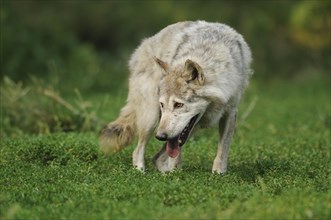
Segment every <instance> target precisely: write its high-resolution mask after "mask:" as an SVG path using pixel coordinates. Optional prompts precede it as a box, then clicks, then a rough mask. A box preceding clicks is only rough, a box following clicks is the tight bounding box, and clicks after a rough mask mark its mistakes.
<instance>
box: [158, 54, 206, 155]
mask: <svg viewBox="0 0 331 220" xmlns="http://www.w3.org/2000/svg"><path fill="white" fill-rule="evenodd" d="M154 59H155V61H156V62H157V63H158V65H159V66H160V67H161V68H162V69H163V70H164V72H165V76H164V77H163V78H162V80H161V81H160V85H159V102H160V109H161V113H162V115H161V120H160V124H159V127H158V129H157V134H156V138H157V139H159V140H161V141H166V142H167V143H166V149H167V153H168V155H169V156H170V157H177V155H178V154H179V151H180V149H179V147H180V146H182V145H183V144H184V143H185V142H186V140H187V139H188V137H189V135H190V133H191V131H192V130H193V127H194V126H195V124H196V123H197V122H198V121H199V120H200V118H201V117H202V115H203V114H204V112H205V110H206V108H207V106H208V104H209V102H208V101H207V100H205V99H204V98H203V97H202V96H200V95H199V91H200V90H201V89H202V87H203V86H204V83H205V76H204V74H203V71H202V68H201V67H200V66H199V64H197V63H196V62H194V61H192V60H189V59H188V60H186V61H185V63H183V65H182V66H177V67H175V68H171V67H170V66H169V65H168V64H167V63H165V62H163V61H162V60H160V59H158V58H154Z"/></svg>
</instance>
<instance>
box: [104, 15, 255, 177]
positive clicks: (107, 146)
mask: <svg viewBox="0 0 331 220" xmlns="http://www.w3.org/2000/svg"><path fill="white" fill-rule="evenodd" d="M250 63H251V52H250V49H249V47H248V45H247V44H246V42H245V41H244V39H243V37H242V36H241V35H240V34H238V33H237V32H236V31H234V30H233V29H232V28H230V27H228V26H226V25H224V24H219V23H207V22H205V21H196V22H180V23H176V24H173V25H170V26H168V27H166V28H164V29H163V30H161V31H160V32H159V33H157V34H156V35H154V36H153V37H150V38H148V39H145V40H144V41H143V42H142V44H141V45H140V46H139V47H138V48H137V50H136V51H135V52H134V53H133V55H132V57H131V60H130V62H129V67H130V72H131V75H130V79H129V95H128V99H127V104H126V106H125V107H124V108H123V109H122V111H121V114H120V116H119V118H118V119H117V120H115V121H114V122H111V123H109V124H108V125H107V126H106V127H105V128H104V129H103V130H102V132H101V135H100V145H101V149H102V150H103V151H104V152H106V153H111V152H115V151H118V150H120V149H121V148H122V147H123V146H125V145H128V144H129V143H130V142H131V141H132V138H133V136H134V134H136V135H137V136H138V145H137V147H136V149H135V150H134V152H133V165H134V166H135V167H137V168H138V169H140V170H144V169H145V162H144V152H145V147H146V145H147V143H148V141H149V139H150V138H151V137H152V135H153V132H154V130H155V128H156V127H157V125H158V124H159V126H158V129H157V136H158V138H159V139H161V138H163V139H167V140H170V139H171V138H174V140H180V137H183V135H182V134H183V133H184V130H186V129H184V127H185V128H187V125H188V123H189V122H190V121H191V119H192V117H194V116H195V115H196V116H197V120H196V121H194V120H193V122H194V123H195V126H194V129H195V128H198V127H207V126H212V125H215V124H218V125H219V134H220V141H219V144H218V151H217V155H216V158H215V160H214V164H213V169H212V170H213V172H217V173H224V172H225V171H226V169H227V159H228V152H229V146H230V142H231V137H232V134H233V131H234V128H235V120H236V111H237V105H238V103H239V101H240V98H241V96H242V94H243V92H244V89H245V88H246V86H247V84H248V79H249V77H250V75H251V73H252V72H251V70H250ZM160 103H161V104H160ZM160 105H161V106H160ZM183 129H184V130H183ZM189 132H190V131H189ZM190 133H191V132H190ZM176 137H178V139H176ZM168 142H169V141H168ZM168 142H167V144H168ZM175 142H176V141H175ZM169 143H170V142H169ZM167 144H166V145H165V146H167ZM176 144H177V145H176ZM176 144H174V145H175V147H173V148H169V147H168V148H167V147H163V148H162V149H161V151H160V152H159V153H157V154H156V156H155V157H154V163H155V165H156V166H157V168H158V169H159V170H160V171H170V170H173V169H174V168H176V167H179V166H180V165H181V162H182V161H181V153H180V150H179V155H178V147H176V146H178V143H177V142H176ZM169 146H170V145H169ZM166 148H167V150H169V152H170V153H169V152H168V153H167V150H165V149H166ZM171 149H177V150H176V152H175V153H174V156H173V157H174V158H172V157H170V156H171ZM179 149H180V148H179ZM168 155H169V156H168Z"/></svg>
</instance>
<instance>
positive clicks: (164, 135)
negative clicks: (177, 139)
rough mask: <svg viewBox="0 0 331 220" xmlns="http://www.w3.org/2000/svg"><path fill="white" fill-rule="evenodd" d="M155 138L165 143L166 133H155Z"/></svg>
mask: <svg viewBox="0 0 331 220" xmlns="http://www.w3.org/2000/svg"><path fill="white" fill-rule="evenodd" d="M155 137H156V139H158V140H160V141H166V140H167V139H168V135H167V134H166V133H157V134H156V136H155Z"/></svg>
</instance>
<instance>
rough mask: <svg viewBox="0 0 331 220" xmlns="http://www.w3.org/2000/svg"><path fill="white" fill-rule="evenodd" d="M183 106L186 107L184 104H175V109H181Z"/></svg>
mask: <svg viewBox="0 0 331 220" xmlns="http://www.w3.org/2000/svg"><path fill="white" fill-rule="evenodd" d="M183 106H184V104H183V103H179V102H175V104H174V108H181V107H183Z"/></svg>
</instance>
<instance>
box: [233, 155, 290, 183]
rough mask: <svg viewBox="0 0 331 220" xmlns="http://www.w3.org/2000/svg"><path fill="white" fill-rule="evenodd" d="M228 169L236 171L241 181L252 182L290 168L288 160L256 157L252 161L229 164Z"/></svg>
mask: <svg viewBox="0 0 331 220" xmlns="http://www.w3.org/2000/svg"><path fill="white" fill-rule="evenodd" d="M229 169H230V171H231V172H233V173H236V174H237V175H238V176H239V177H240V178H241V179H242V180H243V181H245V182H250V183H254V182H256V180H257V178H258V177H265V176H268V175H273V176H274V175H277V174H279V173H281V174H284V173H287V172H288V171H290V170H291V165H290V162H289V161H286V160H274V159H271V158H269V159H258V160H255V161H253V162H240V163H234V164H232V165H231V164H230V167H229Z"/></svg>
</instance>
